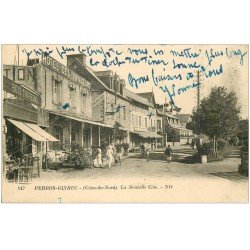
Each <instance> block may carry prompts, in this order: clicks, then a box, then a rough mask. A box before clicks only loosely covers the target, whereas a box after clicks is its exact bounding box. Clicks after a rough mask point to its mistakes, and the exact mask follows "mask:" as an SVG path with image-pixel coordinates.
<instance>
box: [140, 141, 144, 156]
mask: <svg viewBox="0 0 250 250" xmlns="http://www.w3.org/2000/svg"><path fill="white" fill-rule="evenodd" d="M140 149H141V157H143V156H144V154H145V146H144V145H143V144H141V146H140Z"/></svg>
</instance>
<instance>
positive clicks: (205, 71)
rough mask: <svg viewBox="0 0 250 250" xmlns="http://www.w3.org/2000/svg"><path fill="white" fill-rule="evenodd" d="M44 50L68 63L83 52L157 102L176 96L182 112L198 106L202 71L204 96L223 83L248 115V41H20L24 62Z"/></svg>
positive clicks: (12, 52) (9, 60) (12, 48)
mask: <svg viewBox="0 0 250 250" xmlns="http://www.w3.org/2000/svg"><path fill="white" fill-rule="evenodd" d="M40 49H41V50H43V51H45V52H47V53H49V54H50V56H52V57H53V58H55V59H56V60H58V61H59V62H61V63H63V64H64V65H66V62H67V60H66V55H67V54H74V53H84V54H85V55H86V56H87V57H86V63H87V65H88V66H89V67H90V68H92V69H93V70H112V71H113V72H116V73H117V74H118V75H119V76H120V77H121V78H122V79H124V80H125V82H126V88H127V89H129V90H131V91H133V92H148V91H152V90H153V92H154V95H155V98H156V102H157V103H159V104H163V103H164V102H169V101H170V100H172V101H174V103H175V105H176V106H178V107H179V108H181V112H180V113H191V112H192V110H193V109H194V108H195V107H196V104H197V86H196V85H195V83H197V71H198V70H199V71H200V80H201V85H200V86H201V87H200V93H201V99H202V98H204V97H206V96H208V94H209V92H210V91H211V88H212V87H215V86H224V87H226V88H227V89H228V90H229V91H234V92H235V93H236V95H237V97H238V103H239V105H240V106H241V117H242V118H248V63H249V56H248V55H249V51H248V49H249V48H248V46H247V45H145V44H143V45H138V44H137V45H19V64H22V65H26V62H27V55H28V54H29V53H30V55H29V58H36V57H38V56H39V55H38V54H37V53H38V52H40ZM37 55H38V56H37ZM16 62H17V46H16V45H3V46H2V63H3V64H11V65H12V64H14V63H16ZM117 64H119V65H117ZM171 98H172V99H171Z"/></svg>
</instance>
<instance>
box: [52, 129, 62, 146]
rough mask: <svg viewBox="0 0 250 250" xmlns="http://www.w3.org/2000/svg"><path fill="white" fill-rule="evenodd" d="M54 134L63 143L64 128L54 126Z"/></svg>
mask: <svg viewBox="0 0 250 250" xmlns="http://www.w3.org/2000/svg"><path fill="white" fill-rule="evenodd" d="M54 136H55V137H56V139H58V140H59V141H60V142H61V143H63V130H62V128H61V127H59V126H55V127H54Z"/></svg>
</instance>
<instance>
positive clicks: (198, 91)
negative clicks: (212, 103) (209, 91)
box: [196, 70, 200, 144]
mask: <svg viewBox="0 0 250 250" xmlns="http://www.w3.org/2000/svg"><path fill="white" fill-rule="evenodd" d="M197 84H198V86H197V111H198V110H199V107H200V71H199V70H198V71H197ZM196 131H197V135H198V142H199V144H200V118H199V114H198V120H197V126H196Z"/></svg>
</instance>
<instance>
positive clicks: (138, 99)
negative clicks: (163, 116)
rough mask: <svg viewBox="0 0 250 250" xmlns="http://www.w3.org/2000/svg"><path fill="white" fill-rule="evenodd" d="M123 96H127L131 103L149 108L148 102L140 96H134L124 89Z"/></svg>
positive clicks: (134, 94)
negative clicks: (134, 102) (137, 103)
mask: <svg viewBox="0 0 250 250" xmlns="http://www.w3.org/2000/svg"><path fill="white" fill-rule="evenodd" d="M124 94H125V96H127V97H128V98H129V99H131V100H133V101H136V102H139V103H142V104H144V105H146V106H151V105H150V103H149V101H148V100H147V99H146V98H143V97H142V96H140V95H138V94H136V93H134V92H132V91H130V90H128V89H124Z"/></svg>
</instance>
